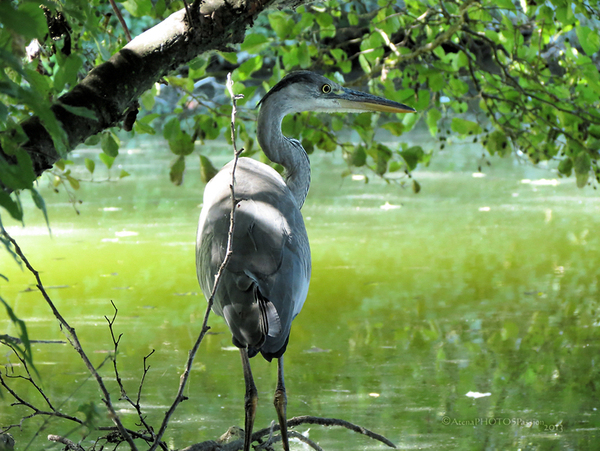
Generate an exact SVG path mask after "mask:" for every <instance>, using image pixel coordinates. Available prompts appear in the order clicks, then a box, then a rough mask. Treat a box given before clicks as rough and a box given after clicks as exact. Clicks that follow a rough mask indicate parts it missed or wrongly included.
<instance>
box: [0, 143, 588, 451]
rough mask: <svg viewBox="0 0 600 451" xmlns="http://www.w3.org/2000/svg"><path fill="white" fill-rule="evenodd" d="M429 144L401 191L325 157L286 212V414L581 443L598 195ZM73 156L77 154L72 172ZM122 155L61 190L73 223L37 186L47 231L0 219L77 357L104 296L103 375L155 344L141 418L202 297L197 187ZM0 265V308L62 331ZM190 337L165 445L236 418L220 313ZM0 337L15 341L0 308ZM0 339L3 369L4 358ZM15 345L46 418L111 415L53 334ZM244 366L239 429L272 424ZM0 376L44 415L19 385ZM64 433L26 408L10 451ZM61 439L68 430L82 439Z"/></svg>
mask: <svg viewBox="0 0 600 451" xmlns="http://www.w3.org/2000/svg"><path fill="white" fill-rule="evenodd" d="M447 149H448V150H446V151H445V153H444V154H441V155H439V156H438V157H437V159H436V160H435V162H434V165H432V166H431V167H429V168H424V169H421V170H419V171H417V172H415V173H414V176H415V177H416V179H417V180H418V181H419V182H420V184H421V186H422V191H421V193H420V194H418V195H415V194H414V193H413V192H412V190H411V189H410V188H402V187H400V186H399V185H397V184H394V183H392V184H386V183H385V182H383V181H381V180H378V179H376V178H375V177H371V181H370V183H368V184H365V183H364V182H363V181H359V180H351V179H350V178H345V179H342V178H341V173H342V171H343V170H344V169H345V166H344V163H343V162H341V160H340V159H339V157H336V156H331V155H327V156H317V157H313V158H312V163H313V183H312V187H311V192H310V193H309V196H308V199H307V202H306V205H305V207H304V208H303V214H304V217H305V220H306V224H307V230H308V234H309V238H310V241H311V247H312V254H313V277H312V281H311V287H310V292H309V295H308V299H307V301H306V304H305V306H304V310H303V311H302V313H301V314H300V315H299V316H298V317H297V318H296V320H295V321H294V324H293V327H292V334H291V339H290V345H289V347H288V350H287V352H286V382H287V389H288V399H289V404H288V417H293V416H299V415H315V416H322V417H335V418H342V419H345V420H348V421H351V422H353V423H356V424H360V425H362V426H364V427H366V428H369V429H371V430H373V431H375V432H378V433H381V434H383V435H385V436H386V437H388V438H389V439H390V440H392V441H393V442H394V443H395V444H396V445H397V447H398V448H400V449H436V450H449V449H535V450H541V449H579V450H581V449H597V446H598V445H597V443H598V442H599V440H600V432H599V431H600V429H599V426H600V412H599V410H598V409H600V395H599V390H600V366H599V357H600V353H599V338H600V328H599V325H600V322H599V319H600V318H599V301H600V293H599V277H598V274H599V272H600V270H599V268H600V238H599V234H598V230H600V199H599V198H598V196H597V193H596V191H594V190H593V189H591V188H586V189H585V190H579V189H577V188H576V187H575V184H574V181H573V180H564V179H559V180H556V179H555V175H554V173H553V172H551V171H548V170H542V169H534V168H532V167H530V166H528V165H521V164H518V163H517V162H515V161H514V160H492V163H493V164H492V167H491V168H487V169H486V171H485V172H486V173H485V176H481V175H482V174H479V173H476V171H477V162H474V161H473V160H472V156H473V155H474V154H478V153H479V152H480V150H479V149H476V148H475V149H473V148H472V147H469V146H467V145H464V144H463V145H457V146H455V147H454V148H452V149H449V148H448V147H447ZM204 151H205V152H206V153H208V154H209V155H213V156H215V162H216V163H219V164H221V163H224V162H225V161H226V160H228V159H229V157H228V156H227V155H228V152H229V151H228V150H223V149H220V150H219V149H205V150H204ZM91 152H92V151H91V150H89V149H82V150H80V151H78V155H79V156H78V157H76V158H74V161H75V162H76V164H77V163H79V164H80V163H82V160H83V157H84V156H90V153H91ZM123 153H125V152H123ZM128 153H129V155H123V158H121V159H120V160H121V164H123V167H124V168H125V169H126V170H127V171H128V172H130V173H132V174H133V175H132V177H129V178H126V179H123V180H121V181H118V182H109V183H84V184H82V188H81V190H80V191H78V192H76V193H75V195H76V197H77V199H82V200H83V203H81V204H77V205H76V208H77V209H78V210H79V211H80V214H79V215H77V214H75V209H74V207H73V206H72V205H71V204H70V203H69V202H68V199H67V197H66V195H65V194H64V190H62V191H63V193H62V194H59V195H56V194H54V193H53V192H52V191H51V189H49V188H47V187H46V186H45V185H46V182H45V181H44V182H43V183H42V188H43V189H42V192H43V194H44V196H45V198H46V201H47V203H48V212H49V216H50V224H51V228H52V235H51V236H50V235H49V234H48V231H47V228H46V226H45V223H44V219H43V217H42V216H41V214H40V213H39V212H37V211H35V210H34V208H33V207H32V206H31V205H29V204H26V209H27V212H26V225H27V226H26V227H25V228H21V227H20V226H18V225H15V224H14V223H9V224H5V225H8V226H9V227H8V230H9V232H10V233H11V234H12V235H13V236H14V237H15V238H16V239H17V240H18V242H19V243H20V245H21V246H22V248H23V251H24V252H25V254H26V255H27V256H28V258H29V259H30V261H31V263H32V264H33V266H34V267H35V268H36V269H37V270H38V271H40V273H41V277H42V280H43V282H44V284H45V285H46V287H47V288H48V292H49V294H50V296H51V297H52V299H53V301H54V302H55V303H56V305H57V307H58V308H59V310H60V311H61V312H62V314H63V316H64V317H65V318H66V319H67V321H69V322H70V324H71V325H72V326H73V327H75V328H76V330H77V332H78V334H79V337H80V340H81V341H82V344H83V346H84V348H85V350H86V351H87V353H88V355H89V356H91V359H92V361H93V363H94V364H95V365H99V364H100V363H102V362H103V361H104V360H105V359H106V358H107V356H109V355H110V353H111V352H112V350H113V345H112V341H111V338H110V333H109V329H108V326H107V321H106V319H105V318H104V317H105V316H108V317H112V315H113V313H114V310H113V307H112V305H111V300H112V301H113V302H114V303H115V305H116V306H117V308H118V316H117V319H116V322H115V325H114V328H115V332H116V333H118V334H120V333H122V334H123V336H122V338H121V341H120V345H119V354H118V364H119V368H120V373H121V376H122V378H123V381H124V384H125V387H126V389H127V390H128V392H129V394H130V396H132V397H135V396H136V394H137V388H138V384H139V380H140V377H141V375H142V368H143V358H144V356H145V355H147V354H148V353H150V352H151V351H152V350H155V352H154V354H153V355H152V356H151V357H150V358H149V359H148V363H149V365H150V367H151V368H150V370H149V372H148V374H147V376H146V381H145V384H144V387H143V391H142V398H141V402H142V406H143V410H144V412H145V414H146V415H147V421H148V422H150V423H151V424H153V425H154V426H155V428H158V426H159V424H160V421H161V420H162V417H163V415H164V412H165V410H166V409H167V408H168V406H169V405H170V404H171V403H172V401H173V399H174V396H175V393H176V390H177V387H178V383H179V375H180V374H181V371H182V368H183V365H184V363H185V359H186V357H187V352H188V349H189V348H190V347H191V345H192V344H193V342H194V340H195V339H196V337H197V335H198V333H199V332H200V327H201V321H202V317H203V315H204V311H205V307H206V302H205V300H204V297H203V296H202V295H201V293H199V288H198V285H197V282H196V276H195V267H194V264H195V263H194V261H195V260H194V241H195V232H196V224H197V219H198V215H199V213H200V204H201V196H202V189H203V186H202V183H201V182H200V181H199V177H198V176H199V171H198V164H197V160H196V158H189V159H188V162H189V163H188V172H187V174H186V181H185V183H184V185H183V186H182V187H174V186H172V185H171V184H170V182H169V177H168V163H169V158H170V157H169V156H168V155H166V154H165V146H158V147H157V148H148V146H142V147H134V145H133V143H132V144H131V145H130V149H129V152H128ZM194 163H196V165H195V166H194ZM98 166H99V165H98ZM79 171H81V172H80V173H81V174H82V177H88V176H86V175H85V174H84V172H83V170H82V167H81V166H76V167H75V168H74V172H75V173H79ZM97 172H99V173H98V174H96V175H95V177H96V178H97V179H103V178H105V177H106V170H104V174H102V170H101V169H100V168H98V171H97ZM112 172H113V173H114V175H113V177H114V176H115V175H116V174H118V172H119V169H116V168H113V170H112ZM474 172H475V173H474ZM409 186H410V185H409ZM4 216H6V215H4ZM3 220H4V221H5V223H6V222H8V221H7V219H6V218H5V217H3ZM0 273H2V274H4V275H5V276H7V277H8V278H9V279H10V282H9V283H7V282H6V281H4V280H1V279H0V296H1V297H2V298H3V299H4V300H5V301H6V302H7V303H8V304H9V305H10V306H11V307H12V308H13V310H14V312H15V314H16V315H17V316H18V317H19V318H21V319H23V320H25V321H26V323H27V327H28V331H29V335H30V337H31V338H32V339H37V340H64V339H65V338H64V335H63V334H62V332H61V331H60V329H59V327H58V325H57V322H56V320H55V319H54V318H53V317H52V315H51V312H50V311H49V308H48V307H47V305H46V304H45V302H44V300H43V299H42V297H41V296H40V294H39V292H38V291H37V290H36V289H35V287H34V280H33V278H32V276H31V275H30V274H29V273H28V272H26V271H21V269H19V267H18V266H17V265H16V264H15V263H14V262H13V260H12V259H11V258H10V257H9V256H8V254H6V253H5V252H1V253H0ZM210 326H211V328H212V329H211V333H210V334H209V335H207V336H206V339H205V341H204V342H203V344H202V346H201V349H200V351H199V353H198V355H197V357H196V360H195V363H194V367H193V371H192V375H191V379H190V383H189V387H188V389H187V390H186V393H185V394H186V396H188V397H189V400H187V401H185V402H184V403H182V404H181V405H180V407H179V409H178V410H177V412H176V414H175V416H174V418H173V420H172V422H171V425H170V429H169V430H168V431H167V434H166V437H165V438H166V440H167V443H168V444H169V446H171V447H173V448H183V447H185V446H188V445H190V444H192V443H196V442H200V441H203V440H209V439H216V438H218V437H219V436H220V435H221V434H222V433H224V432H225V431H226V430H227V429H228V428H229V427H230V426H232V425H238V426H242V425H243V396H244V384H243V378H242V371H241V364H240V358H239V353H238V352H237V350H236V349H235V348H232V345H231V337H230V334H229V332H228V330H227V327H226V325H225V323H224V322H223V320H222V319H221V318H219V317H217V316H214V315H213V316H211V319H210ZM0 331H3V332H1V333H8V334H9V335H13V336H16V335H17V334H18V331H17V330H16V327H15V326H14V325H13V324H12V322H10V321H9V319H8V317H7V315H6V312H5V311H4V309H2V311H1V313H0ZM2 349H3V351H2V359H3V362H2V363H3V364H4V363H6V362H12V363H17V360H16V359H15V358H14V356H12V355H11V354H10V352H9V350H8V348H6V347H2ZM33 349H34V351H33V352H34V356H33V357H34V363H35V365H36V367H37V369H38V371H39V372H40V374H41V382H40V385H41V386H42V388H43V390H44V391H45V393H46V394H47V395H48V396H49V397H50V399H51V400H52V401H53V402H54V404H55V405H57V406H60V410H61V411H62V412H64V413H70V414H73V415H78V416H79V417H81V418H84V415H85V412H89V411H90V406H92V405H93V406H95V408H96V409H97V411H98V412H99V415H98V416H96V417H95V420H94V421H95V422H96V424H101V425H110V422H109V420H108V419H107V417H106V414H105V410H104V407H103V405H102V402H101V400H100V394H99V392H98V389H97V387H96V385H95V382H94V381H92V380H90V378H89V374H88V372H87V371H86V369H85V367H84V365H83V364H82V363H81V361H80V360H79V358H78V356H77V355H76V354H75V352H74V351H73V349H72V348H71V347H70V346H69V345H68V344H62V345H61V344H42V343H37V344H34V345H33ZM251 363H252V367H253V372H254V376H255V380H256V384H257V387H258V390H259V396H260V400H259V408H258V413H257V419H256V424H255V427H256V429H259V428H263V427H268V425H269V424H270V422H271V420H273V419H276V416H275V412H274V409H273V407H272V396H273V390H274V388H275V383H276V365H275V364H274V363H272V364H269V363H267V362H266V361H264V360H262V359H261V358H256V359H253V360H252V362H251ZM18 370H19V369H18V368H17V371H18ZM100 373H101V375H102V376H104V377H105V379H106V381H107V384H108V386H109V388H110V389H111V390H112V399H113V401H115V404H116V405H117V407H118V409H119V412H120V413H121V415H122V416H123V420H124V422H125V424H126V425H127V426H128V427H131V428H133V429H136V428H137V426H136V423H137V422H138V419H137V416H136V415H135V413H134V411H133V410H132V409H131V407H129V406H128V405H127V404H126V403H125V402H123V401H118V398H119V392H118V389H117V385H116V382H115V377H114V373H113V370H112V364H110V362H107V363H106V364H105V365H104V366H103V367H102V368H101V370H100ZM9 383H10V384H12V386H13V387H15V389H18V390H20V392H21V393H22V394H23V396H24V397H26V398H27V399H28V400H30V401H31V402H32V403H36V404H37V405H39V406H40V407H44V408H46V406H45V405H44V404H43V401H42V399H41V398H40V396H39V395H37V394H36V393H35V392H34V390H33V389H32V387H30V386H29V385H28V384H27V383H26V382H25V381H23V380H14V379H12V380H10V381H9ZM1 395H2V397H0V406H1V408H0V424H2V425H7V424H11V423H18V422H19V421H20V418H21V416H24V415H27V414H30V413H31V410H30V409H28V408H26V407H23V406H17V407H11V406H10V405H11V403H12V402H13V400H12V398H11V397H10V396H9V395H8V394H7V393H6V391H4V390H3V389H2V392H1ZM90 403H91V404H90ZM78 410H79V413H77V412H78ZM73 429H76V428H73V425H71V424H68V423H66V422H65V421H61V420H57V419H51V420H49V421H46V422H44V419H42V418H34V419H30V420H27V421H25V422H24V423H23V428H22V430H21V431H19V430H17V429H13V430H11V433H12V434H13V435H14V437H15V439H16V440H17V447H16V449H18V450H23V449H25V448H26V446H27V443H29V442H30V441H31V442H32V445H31V449H36V450H39V449H49V448H53V449H59V448H60V447H59V446H57V445H53V444H51V443H50V442H47V441H46V436H47V435H48V434H50V433H56V434H67V433H68V432H69V431H71V430H73ZM307 429H309V427H308V426H304V427H300V428H299V429H298V430H299V431H300V432H305V431H306V430H307ZM308 434H309V436H310V438H311V439H312V440H315V441H317V442H318V443H319V444H320V445H321V446H322V447H323V448H324V449H325V450H341V449H344V450H364V449H386V447H385V446H384V445H381V444H379V443H377V442H375V441H372V440H370V439H368V438H366V437H363V436H359V435H357V434H355V433H353V432H349V431H346V430H341V429H327V428H323V427H320V426H312V427H310V431H309V433H308ZM70 437H71V438H72V439H73V440H75V441H77V440H79V438H80V437H81V431H80V430H74V431H73V432H71V435H70ZM86 440H87V441H86V443H85V445H86V447H87V446H89V444H90V439H86ZM303 446H304V445H301V444H293V449H298V450H299V449H305V448H304V447H303Z"/></svg>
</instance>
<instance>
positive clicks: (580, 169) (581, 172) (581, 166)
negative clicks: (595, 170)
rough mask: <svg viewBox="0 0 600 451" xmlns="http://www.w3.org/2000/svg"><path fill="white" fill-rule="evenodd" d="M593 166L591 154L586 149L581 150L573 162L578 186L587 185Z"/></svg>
mask: <svg viewBox="0 0 600 451" xmlns="http://www.w3.org/2000/svg"><path fill="white" fill-rule="evenodd" d="M591 166H592V159H591V158H590V155H589V154H588V153H587V152H585V151H581V152H579V153H578V154H577V156H576V157H575V161H574V163H573V168H574V169H575V178H576V181H577V187H578V188H583V187H585V185H587V182H588V179H589V177H590V168H591Z"/></svg>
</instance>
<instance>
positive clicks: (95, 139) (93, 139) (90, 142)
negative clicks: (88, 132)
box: [84, 133, 101, 146]
mask: <svg viewBox="0 0 600 451" xmlns="http://www.w3.org/2000/svg"><path fill="white" fill-rule="evenodd" d="M100 138H101V136H100V134H99V133H98V134H95V135H92V136H90V137H89V138H88V139H86V140H85V142H84V144H85V145H86V146H97V145H98V144H99V143H100Z"/></svg>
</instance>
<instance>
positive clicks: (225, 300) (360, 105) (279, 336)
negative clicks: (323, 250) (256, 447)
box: [196, 71, 415, 451]
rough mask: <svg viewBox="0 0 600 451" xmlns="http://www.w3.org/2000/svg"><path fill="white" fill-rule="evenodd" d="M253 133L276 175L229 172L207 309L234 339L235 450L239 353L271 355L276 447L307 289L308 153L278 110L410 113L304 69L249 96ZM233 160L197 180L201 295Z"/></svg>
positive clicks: (247, 439)
mask: <svg viewBox="0 0 600 451" xmlns="http://www.w3.org/2000/svg"><path fill="white" fill-rule="evenodd" d="M259 104H260V112H259V115H258V124H257V137H258V142H259V144H260V146H261V148H262V150H263V152H264V153H265V155H266V156H267V157H268V158H269V159H270V160H271V161H273V162H275V163H279V164H281V165H282V166H283V167H284V168H285V171H286V174H285V175H286V178H285V180H284V179H283V178H282V177H281V176H280V175H279V174H278V173H277V172H276V171H275V170H274V169H272V168H271V167H270V166H267V165H266V164H263V163H259V162H257V161H256V160H253V159H251V158H240V159H239V161H238V165H237V168H236V172H235V184H234V190H235V197H236V199H238V200H239V202H238V203H237V205H236V207H235V214H234V221H235V228H234V234H233V241H232V252H233V253H232V255H231V259H230V260H229V263H228V265H227V267H226V269H225V271H224V272H223V273H222V276H221V277H222V278H221V280H220V284H219V288H218V289H217V292H216V293H215V296H214V301H213V302H214V303H213V306H212V309H213V311H214V312H215V313H216V314H217V315H220V316H223V317H224V318H225V321H226V323H227V325H228V326H229V329H230V330H231V334H232V336H233V344H234V345H235V346H237V347H238V348H239V349H240V354H241V358H242V367H243V373H244V381H245V384H246V395H245V428H244V431H245V436H244V451H249V449H250V444H251V441H252V440H251V438H252V426H253V424H254V414H255V412H256V406H257V402H258V395H257V390H256V386H255V384H254V381H253V378H252V372H251V369H250V361H249V358H251V357H253V356H255V355H256V354H258V353H259V352H260V353H261V354H262V356H263V357H264V358H265V359H266V360H268V361H271V360H272V359H277V375H278V377H277V387H276V390H275V397H274V405H275V409H276V411H277V417H278V421H279V425H280V429H281V437H282V442H283V448H284V449H285V450H286V451H287V450H288V449H289V444H288V434H287V422H286V421H287V420H286V405H287V397H286V392H285V385H284V378H283V353H284V352H285V349H286V347H287V344H288V340H289V335H290V328H291V325H292V320H293V319H294V317H296V315H298V313H300V310H301V309H302V305H303V304H304V301H305V299H306V295H307V293H308V285H309V281H310V273H311V259H310V247H309V244H308V237H307V234H306V229H305V227H304V221H303V219H302V214H301V213H300V209H301V208H302V205H303V204H304V200H305V198H306V195H307V193H308V187H309V184H310V163H309V160H308V155H307V154H306V152H305V151H304V149H303V147H302V145H301V144H300V142H299V141H297V140H295V139H290V138H287V137H285V136H284V135H283V133H282V132H281V123H282V120H283V118H284V116H285V115H287V114H290V113H296V112H302V111H316V112H364V111H383V112H390V113H412V112H414V111H415V110H414V109H413V108H411V107H409V106H406V105H403V104H401V103H397V102H393V101H391V100H387V99H383V98H381V97H377V96H374V95H371V94H367V93H364V92H358V91H353V90H350V89H346V88H343V87H342V86H340V85H339V84H337V83H334V82H333V81H331V80H328V79H327V78H325V77H323V76H321V75H317V74H315V73H313V72H308V71H298V72H292V73H290V74H288V75H286V76H285V77H284V78H283V79H282V80H281V81H280V82H279V83H277V84H276V85H275V86H274V87H273V88H272V89H271V90H270V91H269V92H268V93H267V94H266V95H265V96H264V97H263V99H262V100H261V101H260V102H259ZM232 167H233V162H230V163H229V164H227V165H226V166H225V167H224V168H223V169H221V171H219V173H217V175H216V176H215V177H214V178H213V179H212V180H211V181H210V182H209V183H208V184H207V185H206V188H205V190H204V200H203V207H202V212H201V213H200V220H199V224H198V235H197V241H196V269H197V275H198V281H199V283H200V286H201V288H202V292H203V293H204V295H205V296H206V298H207V299H208V298H209V297H210V295H211V291H212V289H213V284H214V280H215V276H216V274H217V272H218V270H219V267H220V265H221V263H222V262H223V259H224V258H225V253H226V247H227V238H228V232H229V223H230V214H231V200H230V194H231V191H230V183H231V171H232Z"/></svg>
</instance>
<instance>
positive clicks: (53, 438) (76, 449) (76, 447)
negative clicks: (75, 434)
mask: <svg viewBox="0 0 600 451" xmlns="http://www.w3.org/2000/svg"><path fill="white" fill-rule="evenodd" d="M48 440H50V441H51V442H57V443H62V444H63V445H65V446H66V448H67V449H72V450H73V451H85V449H83V447H82V446H81V445H78V444H77V443H75V442H73V441H71V440H69V439H68V438H66V437H61V436H60V435H54V434H50V435H49V436H48Z"/></svg>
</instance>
